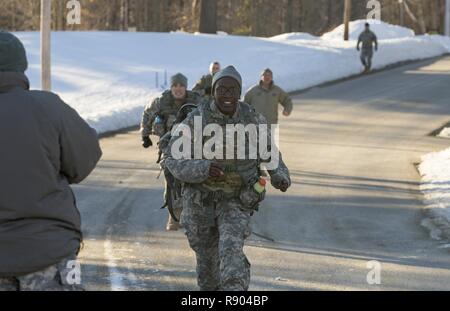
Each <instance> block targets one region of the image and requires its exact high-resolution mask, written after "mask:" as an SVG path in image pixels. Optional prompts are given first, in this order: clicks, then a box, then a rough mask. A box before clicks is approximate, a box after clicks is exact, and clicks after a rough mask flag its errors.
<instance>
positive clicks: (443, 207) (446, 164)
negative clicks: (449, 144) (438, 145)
mask: <svg viewBox="0 0 450 311" xmlns="http://www.w3.org/2000/svg"><path fill="white" fill-rule="evenodd" d="M419 171H420V173H421V175H422V184H421V190H422V192H423V193H424V195H425V204H426V208H427V211H428V212H429V213H428V216H429V218H430V219H431V220H432V223H427V222H425V223H424V225H425V226H427V227H429V228H430V229H431V233H432V236H433V237H435V238H438V239H439V238H441V237H446V238H448V239H450V148H448V149H446V150H444V151H441V152H435V153H430V154H427V155H425V156H423V157H422V163H421V164H420V166H419ZM426 221H427V220H426Z"/></svg>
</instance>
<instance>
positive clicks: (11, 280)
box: [0, 257, 83, 291]
mask: <svg viewBox="0 0 450 311" xmlns="http://www.w3.org/2000/svg"><path fill="white" fill-rule="evenodd" d="M74 258H75V257H70V258H68V259H65V260H62V261H61V262H59V263H58V264H55V265H52V266H50V267H48V268H46V269H43V270H40V271H37V272H33V273H30V274H27V275H23V276H16V277H6V278H1V277H0V291H82V290H83V288H82V287H81V286H80V285H76V284H71V283H73V282H70V280H69V279H70V277H71V275H70V273H71V271H72V268H71V267H70V261H72V260H74Z"/></svg>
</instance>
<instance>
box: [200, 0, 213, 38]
mask: <svg viewBox="0 0 450 311" xmlns="http://www.w3.org/2000/svg"><path fill="white" fill-rule="evenodd" d="M199 31H200V32H202V33H217V0H201V4H200V25H199Z"/></svg>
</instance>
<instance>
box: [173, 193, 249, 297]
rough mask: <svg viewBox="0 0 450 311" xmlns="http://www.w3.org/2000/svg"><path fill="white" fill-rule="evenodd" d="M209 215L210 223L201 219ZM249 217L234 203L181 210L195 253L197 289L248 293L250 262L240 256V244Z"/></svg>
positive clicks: (246, 232)
mask: <svg viewBox="0 0 450 311" xmlns="http://www.w3.org/2000/svg"><path fill="white" fill-rule="evenodd" d="M208 205H209V204H208ZM206 210H209V212H208V211H206ZM211 212H212V213H213V216H214V220H213V222H209V221H207V220H206V219H205V217H204V215H205V214H208V213H209V214H211ZM250 218H251V212H250V211H246V210H242V209H241V206H240V204H239V203H237V202H235V201H234V200H229V201H222V202H219V203H217V204H211V206H198V205H195V204H193V205H191V206H188V207H187V208H184V209H183V212H182V214H181V225H182V226H183V227H184V229H185V231H186V236H187V238H188V241H189V245H190V246H191V248H192V249H193V250H194V252H195V254H196V258H197V282H198V285H199V287H200V290H203V291H214V290H223V291H247V290H248V288H249V284H250V262H249V261H248V259H247V257H246V256H245V254H244V241H245V239H246V238H247V237H249V236H250V234H251V227H250Z"/></svg>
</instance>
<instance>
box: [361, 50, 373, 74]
mask: <svg viewBox="0 0 450 311" xmlns="http://www.w3.org/2000/svg"><path fill="white" fill-rule="evenodd" d="M372 57H373V50H372V49H362V50H361V62H362V64H363V65H364V67H365V68H366V70H370V69H371V68H372Z"/></svg>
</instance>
